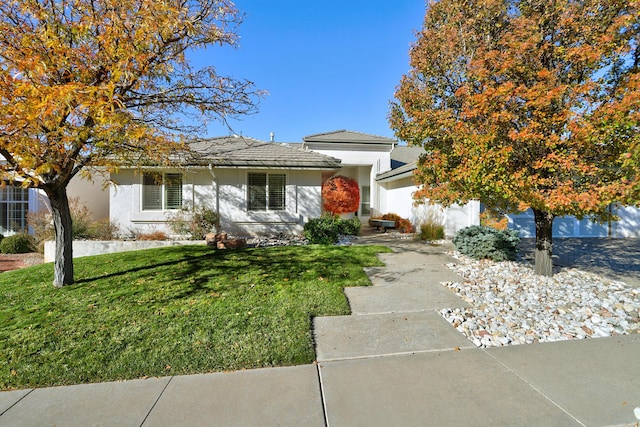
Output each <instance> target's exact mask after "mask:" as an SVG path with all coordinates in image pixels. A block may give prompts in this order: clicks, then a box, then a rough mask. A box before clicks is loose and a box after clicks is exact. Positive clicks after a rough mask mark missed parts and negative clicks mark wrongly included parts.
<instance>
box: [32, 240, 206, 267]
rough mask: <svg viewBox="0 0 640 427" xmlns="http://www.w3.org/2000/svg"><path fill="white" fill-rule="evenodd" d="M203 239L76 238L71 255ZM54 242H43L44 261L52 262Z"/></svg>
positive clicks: (98, 253)
mask: <svg viewBox="0 0 640 427" xmlns="http://www.w3.org/2000/svg"><path fill="white" fill-rule="evenodd" d="M204 244H205V242H204V241H193V240H177V241H176V240H155V241H153V240H151V241H143V242H132V241H126V242H125V241H118V240H109V241H102V240H76V241H74V242H73V257H74V258H80V257H84V256H91V255H102V254H111V253H116V252H128V251H137V250H141V249H151V248H160V247H164V246H179V245H204ZM55 245H56V243H55V242H54V241H46V242H44V262H52V261H53V260H54V259H55V249H56V246H55Z"/></svg>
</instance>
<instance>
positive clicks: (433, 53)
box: [390, 0, 640, 276]
mask: <svg viewBox="0 0 640 427" xmlns="http://www.w3.org/2000/svg"><path fill="white" fill-rule="evenodd" d="M639 44H640V1H638V0H609V1H606V2H603V1H600V0H585V1H573V0H557V1H537V0H535V1H534V0H477V1H466V0H437V1H435V0H432V1H429V2H428V8H427V12H426V15H425V20H424V26H423V28H422V31H421V32H420V33H419V34H418V40H417V42H416V43H415V45H414V46H413V47H412V48H411V52H410V55H411V70H410V71H409V73H408V74H406V75H405V76H404V77H403V78H402V81H401V83H400V85H399V87H398V90H397V92H396V94H395V96H396V102H395V103H394V104H393V105H392V110H391V114H390V119H391V127H392V128H393V129H394V130H395V132H396V135H397V136H398V138H400V139H402V140H405V141H408V142H410V143H412V144H416V145H422V146H423V147H424V148H425V151H426V154H425V155H424V156H422V157H421V159H420V161H419V163H418V167H417V170H416V174H415V178H416V181H417V182H418V183H419V184H420V185H421V187H420V189H419V191H417V192H416V194H415V195H416V196H417V197H418V198H428V199H431V200H433V201H437V202H440V203H442V204H444V205H450V204H452V203H462V202H467V201H469V200H473V199H476V200H480V201H482V202H484V203H486V204H487V205H488V206H490V207H493V208H497V209H500V210H502V211H506V212H519V211H523V210H525V209H528V208H530V209H532V211H533V213H534V216H535V226H536V250H535V259H536V261H535V272H536V273H538V274H541V275H547V276H549V275H551V274H552V271H553V270H552V257H551V256H552V230H553V229H552V225H553V220H554V218H556V217H558V216H564V215H575V216H577V217H578V218H582V217H591V218H595V219H599V220H603V221H606V220H608V219H610V217H611V214H610V212H609V206H610V205H611V203H614V202H617V203H621V204H624V205H639V204H640V172H639V169H638V165H639V164H640V132H638V130H639V128H640V50H639Z"/></svg>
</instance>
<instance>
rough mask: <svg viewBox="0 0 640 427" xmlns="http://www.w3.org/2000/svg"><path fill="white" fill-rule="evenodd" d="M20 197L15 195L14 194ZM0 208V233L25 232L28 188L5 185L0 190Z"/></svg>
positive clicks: (26, 227) (26, 226)
mask: <svg viewBox="0 0 640 427" xmlns="http://www.w3.org/2000/svg"><path fill="white" fill-rule="evenodd" d="M18 195H19V196H20V197H16V196H18ZM0 209H1V210H2V215H1V216H2V218H1V219H2V223H1V224H0V233H2V234H3V235H5V236H6V235H11V234H15V233H20V232H25V231H27V229H28V226H29V225H28V224H27V213H28V212H29V189H27V188H21V187H14V186H11V185H7V186H6V187H5V188H2V189H1V192H0Z"/></svg>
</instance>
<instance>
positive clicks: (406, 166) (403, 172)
mask: <svg viewBox="0 0 640 427" xmlns="http://www.w3.org/2000/svg"><path fill="white" fill-rule="evenodd" d="M424 152H425V151H424V148H422V147H407V146H398V147H395V148H394V149H393V151H392V152H391V168H392V169H391V170H389V171H386V172H382V173H379V174H378V175H377V176H376V181H384V180H393V179H394V178H395V179H399V178H404V177H406V176H410V173H411V172H413V170H414V169H415V168H416V167H417V166H418V163H417V162H418V158H419V157H420V155H421V154H422V153H424Z"/></svg>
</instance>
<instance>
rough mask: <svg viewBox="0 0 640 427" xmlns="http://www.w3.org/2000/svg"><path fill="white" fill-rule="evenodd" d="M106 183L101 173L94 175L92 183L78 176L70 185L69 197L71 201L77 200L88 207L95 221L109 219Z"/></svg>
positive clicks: (68, 188)
mask: <svg viewBox="0 0 640 427" xmlns="http://www.w3.org/2000/svg"><path fill="white" fill-rule="evenodd" d="M106 181H107V180H106V178H105V177H104V176H103V175H101V174H99V173H96V174H93V175H92V181H89V180H88V179H86V178H83V177H81V176H79V175H77V176H75V177H74V178H73V179H72V180H71V182H70V183H69V186H68V187H67V195H68V197H69V199H71V198H77V199H78V200H79V201H80V203H81V204H82V205H84V206H86V207H87V208H88V209H89V211H90V213H91V217H92V218H93V219H94V220H99V219H103V218H108V217H109V188H108V187H106V186H105V184H106Z"/></svg>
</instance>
